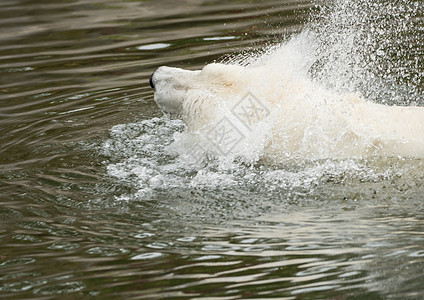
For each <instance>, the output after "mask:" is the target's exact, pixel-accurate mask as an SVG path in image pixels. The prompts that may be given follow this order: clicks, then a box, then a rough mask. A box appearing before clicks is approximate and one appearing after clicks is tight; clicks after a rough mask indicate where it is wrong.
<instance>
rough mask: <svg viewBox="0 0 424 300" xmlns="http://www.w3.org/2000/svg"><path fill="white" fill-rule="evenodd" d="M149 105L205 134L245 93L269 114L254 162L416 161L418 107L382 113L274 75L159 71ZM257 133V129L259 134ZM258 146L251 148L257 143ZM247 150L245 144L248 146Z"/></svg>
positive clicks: (231, 69)
mask: <svg viewBox="0 0 424 300" xmlns="http://www.w3.org/2000/svg"><path fill="white" fill-rule="evenodd" d="M152 80H153V82H154V85H155V101H156V102H157V104H158V106H159V107H160V108H161V110H162V111H163V112H164V113H165V114H168V115H172V116H175V117H178V118H181V119H182V120H183V121H184V122H185V123H186V125H187V127H188V130H189V131H191V132H198V131H199V130H200V131H201V130H202V128H207V126H206V125H207V124H213V122H216V120H217V119H219V118H220V116H222V111H223V109H231V108H232V107H234V105H236V104H237V102H239V101H240V99H242V97H243V96H245V95H246V94H247V93H252V94H253V95H255V97H257V99H259V100H260V101H261V102H262V103H263V104H264V105H265V106H266V107H267V108H268V109H269V111H270V112H271V113H270V114H269V115H268V117H266V118H265V119H263V120H261V122H262V123H263V124H265V125H266V126H261V127H258V130H266V131H267V132H266V133H265V134H263V135H262V137H263V140H262V141H260V143H261V144H262V145H263V146H262V150H261V151H262V153H261V156H262V157H264V158H271V159H276V158H278V157H283V156H284V157H290V156H293V157H304V158H311V159H319V158H345V157H362V158H363V157H368V156H371V155H382V156H392V155H395V156H397V155H401V156H413V157H424V108H422V107H399V106H386V105H382V104H376V103H373V102H369V101H366V100H364V99H361V98H360V97H358V96H356V95H354V94H344V95H342V94H337V93H333V92H331V91H328V90H325V89H323V88H321V87H320V86H318V85H316V84H314V83H313V82H312V81H311V80H308V79H306V78H305V77H302V76H295V75H293V73H291V72H284V70H282V69H281V68H278V69H276V68H274V69H273V68H272V66H269V65H268V66H267V67H251V68H247V67H241V66H236V65H224V64H210V65H207V66H206V67H204V68H203V69H202V70H199V71H187V70H183V69H178V68H169V67H160V68H158V69H157V70H156V71H155V72H154V75H153V78H152ZM259 128H260V129H259ZM258 142H259V141H258ZM250 143H252V141H250Z"/></svg>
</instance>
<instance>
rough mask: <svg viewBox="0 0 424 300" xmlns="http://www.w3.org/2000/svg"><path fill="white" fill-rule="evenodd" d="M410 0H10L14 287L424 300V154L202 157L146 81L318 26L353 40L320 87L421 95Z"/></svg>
mask: <svg viewBox="0 0 424 300" xmlns="http://www.w3.org/2000/svg"><path fill="white" fill-rule="evenodd" d="M386 2H388V1H386ZM406 2H407V1H393V2H390V5H389V4H388V5H389V8H388V7H387V6H378V5H382V3H383V1H377V2H373V3H376V4H375V5H376V6H374V7H373V6H372V5H371V6H367V7H368V9H369V10H370V11H366V9H363V7H362V8H361V6H360V5H357V6H355V5H354V4H355V3H356V2H347V1H337V3H338V4H339V6H337V5H336V6H334V5H333V4H329V5H328V6H321V9H320V8H318V7H316V6H315V5H314V3H311V2H308V1H297V0H296V1H213V2H210V1H179V2H178V3H176V2H175V1H166V0H162V1H107V0H103V1H96V0H80V1H78V0H75V1H57V0H55V1H49V0H46V1H36V2H34V1H25V0H10V1H2V2H1V3H0V16H1V17H0V24H1V27H0V132H1V134H0V139H1V140H0V191H1V194H0V195H1V196H0V197H1V201H0V224H1V225H0V246H1V247H0V298H4V299H56V298H58V297H65V298H69V299H71V298H72V299H75V298H81V299H83V298H92V297H97V298H99V299H114V298H117V299H160V298H165V299H168V298H169V299H178V298H182V299H206V298H208V297H209V298H211V299H259V298H261V299H263V298H278V299H297V298H305V299H345V298H346V299H349V298H359V299H370V298H372V299H387V298H389V299H391V298H395V299H421V298H422V297H423V295H424V288H423V287H424V275H423V274H424V273H423V269H424V202H423V196H424V178H423V170H424V161H423V160H420V159H413V158H398V157H391V158H374V159H371V160H360V159H347V160H325V161H303V162H301V163H297V162H296V163H294V162H293V161H287V162H283V163H281V162H280V163H278V164H275V165H264V164H261V163H256V164H253V165H246V164H243V163H240V162H238V161H232V162H228V161H227V162H225V164H223V163H222V161H219V160H214V159H211V160H209V161H203V162H201V163H200V164H190V163H187V161H186V160H185V159H186V158H185V157H181V155H179V154H178V153H175V152H173V151H170V148H169V145H173V140H174V139H175V138H178V136H179V134H181V132H182V131H184V125H183V124H182V122H180V121H178V120H169V119H167V118H165V117H163V116H162V114H161V113H160V111H159V109H158V108H157V106H156V105H155V103H154V102H153V92H152V90H151V88H150V87H149V85H148V78H149V76H150V74H151V73H152V72H153V70H155V68H157V67H158V66H161V65H172V66H177V67H184V68H188V69H198V68H201V67H203V66H204V65H205V64H207V63H210V62H213V61H227V62H228V61H245V60H246V57H251V56H252V55H253V54H256V55H257V54H258V53H261V51H262V50H261V49H264V48H267V47H268V46H271V45H274V44H276V43H281V42H284V41H288V40H289V39H290V38H291V37H293V36H297V35H298V34H300V33H302V32H304V30H305V28H306V27H308V26H309V27H308V28H309V29H310V30H315V31H316V32H318V33H319V34H322V35H321V36H326V34H328V33H329V32H330V33H331V35H330V36H332V37H334V39H329V40H328V41H329V42H328V43H329V44H332V43H333V44H335V45H344V46H343V47H339V48H338V49H335V48H334V47H333V48H331V47H330V48H328V47H324V46H325V45H323V48H322V50H323V54H322V59H321V60H320V61H317V62H316V63H315V64H314V65H313V68H312V69H311V73H312V74H313V75H314V76H315V79H316V80H317V81H318V82H320V80H321V84H323V85H326V86H328V87H329V88H334V89H340V90H346V89H347V90H349V89H355V90H358V91H359V92H360V93H362V94H363V95H365V96H367V97H368V98H370V99H371V100H373V101H377V102H386V103H387V104H390V105H393V104H401V105H423V104H424V101H423V98H422V95H423V90H424V84H423V70H424V67H423V58H424V40H423V36H424V35H423V33H424V28H423V20H424V18H423V2H422V1H415V2H412V1H410V2H411V3H407V5H406V4H405V3H406ZM347 3H353V4H351V5H347ZM321 5H323V4H322V3H321ZM373 5H374V4H373ZM376 8H378V9H376ZM358 9H360V11H361V12H363V15H361V14H359V13H358ZM371 12H372V14H374V15H371V16H370V13H371ZM346 13H347V15H346ZM324 16H327V17H328V19H329V20H325V17H324ZM343 16H344V17H343ZM347 16H350V18H347ZM352 16H365V17H366V18H362V17H357V18H352ZM388 16H389V17H388ZM316 18H318V19H320V18H321V19H320V20H318V21H317V20H316ZM322 19H324V20H322ZM349 20H351V21H349ZM352 20H353V21H352ZM329 21H331V22H329ZM365 21H366V22H365ZM320 22H323V23H320ZM308 24H327V25H328V24H339V25H340V24H341V25H340V26H339V27H337V26H336V25H334V26H333V27H332V26H328V27H319V28H322V31H321V32H320V30H317V27H314V25H308ZM378 24H384V26H379V25H378ZM399 24H401V25H404V26H403V27H399V26H398V25H399ZM351 28H356V29H358V28H362V30H363V31H362V33H364V34H365V33H369V34H370V35H363V37H366V36H368V38H369V39H365V38H364V39H354V40H352V43H353V44H351V45H353V46H355V47H354V48H352V49H360V50H358V51H357V52H355V51H356V50H355V51H351V52H346V48H344V47H345V46H346V45H348V44H349V43H348V42H349V41H348V39H347V37H348V36H349V35H347V34H348V33H349V31H350V29H351ZM389 33H390V34H389ZM340 41H344V42H343V43H337V42H340ZM383 41H384V42H383ZM328 49H332V50H331V51H329V52H325V50H328ZM346 53H348V54H349V55H348V56H346ZM373 54H374V57H373ZM383 54H384V55H383ZM346 57H350V58H355V59H352V61H349V62H348V64H346V59H345V58H346ZM359 57H366V58H365V59H363V60H356V58H359ZM347 65H349V66H353V67H352V68H348V69H349V70H350V71H348V72H342V73H343V76H341V73H340V70H344V71H345V70H346V69H344V68H345V67H346V66H347ZM371 67H372V68H371ZM370 70H374V71H370ZM324 75H325V76H324ZM353 76H354V78H358V80H353V81H352V80H350V79H351V78H353ZM322 78H331V79H334V80H327V79H326V80H324V79H322ZM336 79H337V80H336ZM171 148H172V147H171ZM171 150H172V149H171ZM180 150H181V149H180ZM179 153H181V151H180V152H179Z"/></svg>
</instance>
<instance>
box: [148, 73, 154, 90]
mask: <svg viewBox="0 0 424 300" xmlns="http://www.w3.org/2000/svg"><path fill="white" fill-rule="evenodd" d="M153 74H154V73H153ZM153 74H152V76H150V79H149V84H150V86H151V87H152V89H154V88H155V85H154V84H153Z"/></svg>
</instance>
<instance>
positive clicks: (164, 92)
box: [150, 64, 254, 127]
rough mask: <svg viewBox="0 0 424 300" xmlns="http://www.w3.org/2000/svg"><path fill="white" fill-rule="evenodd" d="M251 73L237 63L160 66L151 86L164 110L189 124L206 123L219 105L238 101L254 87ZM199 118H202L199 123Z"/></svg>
mask: <svg viewBox="0 0 424 300" xmlns="http://www.w3.org/2000/svg"><path fill="white" fill-rule="evenodd" d="M252 75H253V72H251V70H250V69H249V68H245V67H241V66H238V65H224V64H209V65H207V66H205V67H204V68H203V69H202V70H197V71H189V70H183V69H179V68H171V67H159V68H158V69H157V70H156V71H155V72H154V73H153V74H152V76H151V78H150V85H151V87H152V88H154V89H155V95H154V99H155V101H156V103H157V104H158V106H159V108H160V109H161V110H162V112H163V113H164V114H165V115H167V116H170V117H174V118H181V119H182V120H183V121H184V122H185V123H186V124H187V125H188V126H189V127H190V124H199V123H203V124H205V122H206V121H207V119H208V117H210V115H211V114H212V113H213V112H215V111H216V108H217V107H219V106H220V105H229V104H231V103H232V101H236V100H237V99H238V97H239V95H240V94H241V93H243V91H244V90H247V89H248V87H249V86H252V84H253V83H252V81H253V80H254V79H253V76H252ZM194 118H195V119H196V120H194ZM199 118H202V119H203V120H202V121H201V122H199V121H200V120H199Z"/></svg>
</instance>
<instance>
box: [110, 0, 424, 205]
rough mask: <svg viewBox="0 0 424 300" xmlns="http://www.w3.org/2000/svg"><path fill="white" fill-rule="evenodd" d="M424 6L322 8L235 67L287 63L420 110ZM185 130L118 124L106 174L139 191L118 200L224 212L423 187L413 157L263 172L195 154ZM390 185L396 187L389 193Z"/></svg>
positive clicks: (294, 164)
mask: <svg viewBox="0 0 424 300" xmlns="http://www.w3.org/2000/svg"><path fill="white" fill-rule="evenodd" d="M421 6H422V4H421V3H420V2H418V1H414V2H410V1H406V0H399V1H391V2H387V1H380V0H378V1H353V2H352V1H347V0H335V1H332V2H331V3H328V4H327V3H323V4H319V5H318V6H317V7H316V9H315V10H314V12H316V11H318V13H317V14H314V15H313V16H311V21H310V23H309V24H308V25H306V27H305V28H304V30H303V31H302V32H300V33H299V34H296V35H294V36H292V37H290V38H288V39H287V40H286V41H284V42H283V43H281V44H279V45H274V46H271V47H268V48H266V49H264V50H262V51H260V52H259V53H256V54H255V55H242V56H233V57H232V58H231V59H230V62H231V63H237V64H240V65H244V66H248V67H249V66H251V67H254V66H263V65H267V64H268V65H273V66H279V65H284V67H285V70H284V71H285V72H289V73H291V74H293V75H294V76H299V77H305V78H307V79H308V80H312V81H313V82H314V83H315V84H317V85H319V86H322V87H323V88H326V89H329V90H332V91H333V92H335V93H346V92H355V93H359V94H361V95H362V96H363V97H364V98H367V99H368V100H370V101H375V102H380V103H386V104H390V105H393V104H402V105H406V104H424V98H423V94H422V91H423V78H424V75H423V70H424V66H423V59H422V58H423V54H424V40H423V38H422V37H421V36H422V34H421V33H422V31H423V28H422V27H420V25H419V24H418V22H419V21H418V16H419V15H420V14H422V7H421ZM280 62H282V63H281V64H280ZM184 129H185V126H184V124H183V123H182V122H180V121H174V120H168V119H166V118H164V117H163V118H154V119H151V120H144V121H141V122H139V123H134V124H124V125H118V126H115V127H114V128H112V130H111V138H110V139H109V140H108V141H106V142H105V143H104V145H103V146H102V149H103V154H105V155H106V156H108V157H109V158H110V160H111V162H110V163H109V164H108V165H107V172H108V174H109V175H110V176H112V177H113V178H117V179H118V180H119V181H120V182H125V183H128V184H129V185H130V186H132V187H133V189H134V191H133V193H130V194H125V195H121V196H119V197H118V198H117V199H118V200H130V199H134V198H137V199H146V198H152V197H153V198H154V197H160V196H161V195H163V194H166V195H167V197H169V196H170V195H174V196H175V197H176V198H178V197H182V198H185V199H188V198H190V197H194V198H193V199H191V200H192V202H191V203H194V202H195V201H200V200H199V199H201V198H199V197H198V195H199V194H201V195H203V196H205V195H208V196H205V197H206V198H208V201H213V199H214V200H216V202H213V205H215V206H216V207H219V206H220V205H222V204H220V201H221V200H225V201H226V203H227V204H228V203H230V202H231V199H233V200H234V195H238V196H237V197H236V198H237V199H238V201H240V198H243V199H245V200H246V202H245V203H248V200H249V199H251V200H254V202H249V203H251V204H252V203H256V204H255V205H257V206H258V207H261V206H262V207H267V206H269V205H272V203H273V204H275V205H277V206H280V207H281V206H282V204H283V203H286V204H288V203H297V204H299V203H309V202H308V201H309V200H311V199H313V200H314V201H315V200H319V199H321V200H323V199H325V201H327V200H331V199H339V200H340V199H342V201H345V200H346V199H350V200H352V201H356V200H358V199H373V198H377V199H379V200H380V201H388V199H394V198H396V199H401V198H402V197H404V196H402V192H403V190H404V188H403V187H404V185H405V184H406V185H408V184H410V183H414V185H415V187H416V186H421V185H422V184H421V180H420V175H419V174H420V171H419V169H420V167H419V166H421V165H422V161H418V162H417V161H415V160H412V159H411V160H408V159H401V158H385V159H382V158H373V159H372V160H366V161H364V160H361V159H346V160H317V161H307V160H300V161H299V160H287V161H284V162H283V163H282V164H281V163H276V164H274V165H271V166H269V165H268V166H265V165H262V164H261V163H258V161H257V160H256V159H252V160H251V161H250V163H248V164H245V163H244V162H245V161H243V160H238V159H237V158H235V157H214V156H211V157H209V156H208V155H207V154H205V153H201V155H200V157H195V156H194V154H193V152H192V151H191V150H192V147H193V146H194V145H195V144H193V141H192V140H191V137H190V135H188V134H186V133H185V132H184ZM388 185H391V186H392V187H393V186H394V189H391V190H390V191H387V190H385V187H386V186H388ZM198 193H199V194H198ZM193 195H195V196H193ZM196 195H197V196H196ZM376 195H377V196H376ZM271 199H272V200H271ZM270 201H271V202H272V203H271V202H270ZM304 201H306V202H304ZM237 203H238V204H239V203H240V202H237ZM251 204H249V205H251ZM209 205H211V203H208V204H205V207H209ZM306 205H307V204H306ZM227 208H228V207H227ZM223 209H224V210H225V209H226V208H223ZM214 211H216V209H215V210H214ZM249 211H250V213H251V212H252V210H249Z"/></svg>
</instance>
